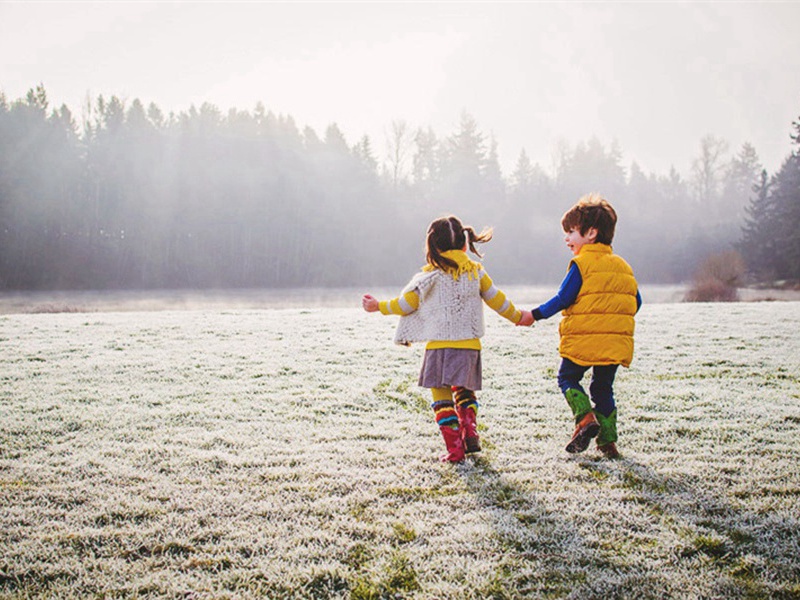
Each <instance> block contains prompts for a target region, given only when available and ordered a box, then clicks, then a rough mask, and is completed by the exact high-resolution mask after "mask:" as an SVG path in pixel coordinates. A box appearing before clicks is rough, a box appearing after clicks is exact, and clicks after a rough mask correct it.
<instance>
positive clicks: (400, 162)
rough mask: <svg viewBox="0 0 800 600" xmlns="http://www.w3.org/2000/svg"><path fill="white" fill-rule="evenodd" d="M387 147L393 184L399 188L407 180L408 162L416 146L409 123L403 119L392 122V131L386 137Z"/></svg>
mask: <svg viewBox="0 0 800 600" xmlns="http://www.w3.org/2000/svg"><path fill="white" fill-rule="evenodd" d="M386 146H387V149H388V153H387V159H388V161H389V166H390V169H391V174H392V184H393V185H394V187H397V186H398V185H399V184H400V182H401V181H403V180H405V178H406V175H407V173H406V162H407V161H408V157H409V156H410V155H411V151H412V149H413V146H414V137H413V136H412V135H411V131H410V129H409V127H408V123H406V122H405V121H404V120H402V119H400V120H395V121H392V130H391V132H389V133H388V134H387V135H386Z"/></svg>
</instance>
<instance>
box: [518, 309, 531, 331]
mask: <svg viewBox="0 0 800 600" xmlns="http://www.w3.org/2000/svg"><path fill="white" fill-rule="evenodd" d="M530 325H533V313H532V312H531V311H529V310H523V311H522V318H521V319H520V320H519V322H518V323H517V326H518V327H529V326H530Z"/></svg>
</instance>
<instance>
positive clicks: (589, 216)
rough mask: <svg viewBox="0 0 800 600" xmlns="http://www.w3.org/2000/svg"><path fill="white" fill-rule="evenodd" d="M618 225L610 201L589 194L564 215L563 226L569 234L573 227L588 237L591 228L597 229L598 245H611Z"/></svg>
mask: <svg viewBox="0 0 800 600" xmlns="http://www.w3.org/2000/svg"><path fill="white" fill-rule="evenodd" d="M616 225H617V213H616V211H614V208H613V207H612V206H611V204H609V203H608V201H607V200H606V199H605V198H603V197H602V196H601V195H600V194H595V193H592V194H587V195H586V196H583V197H582V198H581V199H580V200H578V203H577V204H576V205H575V206H573V207H572V208H570V209H569V210H568V211H567V212H565V213H564V216H563V217H562V218H561V226H562V227H563V228H564V231H565V232H567V233H569V230H570V229H572V228H573V227H575V228H577V229H578V231H580V233H581V235H586V232H587V231H589V229H590V228H592V227H594V228H595V229H597V239H596V240H595V241H596V242H597V243H598V244H607V245H609V246H610V245H611V241H612V240H613V239H614V229H615V228H616Z"/></svg>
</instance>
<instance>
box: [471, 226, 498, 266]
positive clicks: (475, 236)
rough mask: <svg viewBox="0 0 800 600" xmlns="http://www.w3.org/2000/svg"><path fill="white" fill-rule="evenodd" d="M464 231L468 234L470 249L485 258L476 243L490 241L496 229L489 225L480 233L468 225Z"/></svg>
mask: <svg viewBox="0 0 800 600" xmlns="http://www.w3.org/2000/svg"><path fill="white" fill-rule="evenodd" d="M464 233H465V234H466V242H467V243H468V244H469V249H470V251H471V252H472V253H473V254H475V255H476V256H478V257H480V258H483V254H481V253H480V252H478V249H477V248H476V247H475V244H485V243H486V242H488V241H490V240H491V239H492V235H493V234H494V230H493V229H492V228H491V227H488V228H485V229H483V230H482V231H481V232H480V233H475V230H474V229H473V228H472V227H470V226H469V225H467V226H466V227H464Z"/></svg>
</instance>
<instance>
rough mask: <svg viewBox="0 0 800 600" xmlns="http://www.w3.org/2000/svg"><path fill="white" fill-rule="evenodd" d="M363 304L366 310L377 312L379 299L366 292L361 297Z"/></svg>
mask: <svg viewBox="0 0 800 600" xmlns="http://www.w3.org/2000/svg"><path fill="white" fill-rule="evenodd" d="M361 306H363V307H364V310H365V311H367V312H377V311H378V300H377V298H373V297H372V296H370V295H369V294H364V295H363V296H362V297H361Z"/></svg>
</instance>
